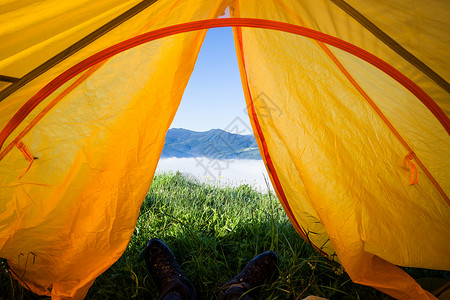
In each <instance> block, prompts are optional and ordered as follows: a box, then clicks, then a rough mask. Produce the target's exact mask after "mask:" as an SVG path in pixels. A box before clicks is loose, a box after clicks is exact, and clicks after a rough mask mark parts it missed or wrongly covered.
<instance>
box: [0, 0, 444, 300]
mask: <svg viewBox="0 0 450 300" xmlns="http://www.w3.org/2000/svg"><path fill="white" fill-rule="evenodd" d="M227 7H228V8H229V11H230V16H229V17H228V18H218V17H219V16H221V15H222V14H223V12H224V10H225V8H227ZM449 15H450V5H449V4H448V3H446V1H438V0H434V1H428V2H426V3H424V2H423V1H415V0H414V1H407V2H406V1H403V0H390V1H377V2H376V3H372V2H369V1H362V0H347V1H342V0H317V1H307V0H267V1H256V0H245V1H240V0H215V1H211V0H207V1H205V0H188V1H169V0H151V1H148V0H144V1H138V0H128V1H118V0H112V1H94V2H92V1H86V0H76V1H68V2H61V1H59V0H46V1H39V2H36V1H32V0H26V1H6V0H5V1H0V40H1V41H2V43H0V100H1V101H0V130H1V131H0V257H2V258H5V259H7V260H8V264H9V265H10V267H11V268H12V269H13V270H16V271H17V273H24V274H25V275H24V276H23V278H22V280H23V281H24V282H26V284H27V286H29V287H30V288H31V289H32V290H33V292H35V293H37V294H41V295H49V296H52V297H54V298H55V299H62V298H64V299H65V298H73V299H82V298H83V297H84V296H85V295H86V293H87V291H88V289H89V287H90V286H91V285H92V283H93V282H94V280H95V278H96V277H98V276H99V275H100V274H101V273H102V272H104V271H105V270H106V269H107V268H108V267H109V266H111V265H112V264H113V263H114V262H115V261H116V260H117V259H118V258H119V257H120V256H121V255H122V253H123V252H124V250H125V248H126V247H127V244H128V241H129V239H130V237H131V234H132V233H133V230H134V227H135V224H136V220H137V217H138V214H139V208H140V206H141V204H142V201H143V199H144V198H145V195H146V193H147V191H148V189H149V186H150V184H151V181H152V178H153V174H154V172H155V169H156V166H157V164H158V161H159V157H160V154H161V151H162V149H163V146H164V140H165V135H166V132H167V130H168V128H169V126H170V124H171V122H172V120H173V119H174V116H175V113H176V111H177V109H178V107H179V105H180V101H181V98H182V96H183V92H184V90H185V88H186V86H187V83H188V81H189V78H190V75H191V73H192V71H193V68H194V65H195V62H196V59H197V55H198V53H199V51H200V47H201V45H202V42H203V39H204V37H205V34H206V31H207V30H208V29H209V28H215V27H232V28H233V34H234V42H235V48H236V53H237V59H238V64H239V71H240V76H241V81H242V87H243V91H244V95H245V101H246V107H247V112H248V115H249V118H250V122H251V126H252V130H253V133H254V135H255V137H256V140H257V143H258V147H259V150H260V153H261V156H262V158H263V160H264V163H265V165H266V168H267V171H268V174H269V176H270V180H271V182H272V184H273V187H274V189H275V191H276V193H277V196H278V199H279V200H280V202H281V204H282V206H283V208H284V210H285V212H286V214H287V216H288V217H289V219H290V221H291V223H292V224H293V226H294V227H295V229H296V230H297V232H298V233H299V234H300V235H301V236H302V237H304V238H306V233H307V232H315V233H317V234H315V235H314V236H311V237H309V239H310V241H311V243H312V244H313V245H314V246H315V247H316V249H317V250H318V251H320V252H321V253H322V254H323V255H325V256H328V257H330V258H336V257H337V258H336V259H338V261H339V263H341V264H342V266H343V267H344V268H345V270H346V272H347V273H348V274H349V275H350V277H351V279H352V280H353V281H354V282H356V283H361V284H365V285H369V286H372V287H374V288H376V289H378V290H380V291H382V292H384V293H386V294H389V295H391V296H392V297H394V298H399V299H433V296H432V295H431V294H429V293H428V292H426V291H424V290H423V289H422V288H421V287H420V285H418V284H417V283H416V282H415V281H414V280H413V279H412V278H411V277H410V276H409V275H407V274H406V273H405V272H404V271H402V270H401V269H400V268H399V267H397V266H405V267H418V268H429V269H437V270H450V255H449V254H450V243H449V238H450V234H449V231H448V228H449V227H450V208H449V206H450V200H449V198H448V194H449V192H450V172H448V170H449V169H450V160H449V159H448V157H449V156H450V137H449V132H450V121H449V117H448V116H449V114H450V85H449V84H448V79H449V78H450V68H448V62H449V59H450V50H449V49H450V40H449V39H448V37H449V36H450V24H449V23H450V19H449V18H448V16H449ZM68 16H70V17H68ZM274 105H275V106H276V108H277V109H279V110H280V111H282V112H283V113H282V114H275V113H273V106H274ZM327 241H329V242H327ZM21 253H22V254H25V255H26V254H27V253H28V254H29V253H33V255H36V259H35V262H34V264H33V265H26V264H25V262H24V260H23V259H22V260H20V254H21ZM80 261H82V262H83V263H82V265H80ZM24 270H26V272H23V271H24Z"/></svg>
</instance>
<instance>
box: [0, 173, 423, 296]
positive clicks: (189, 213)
mask: <svg viewBox="0 0 450 300" xmlns="http://www.w3.org/2000/svg"><path fill="white" fill-rule="evenodd" d="M153 237H158V238H161V239H163V240H164V241H165V242H166V243H167V244H168V245H169V246H170V248H171V249H172V251H173V252H174V253H175V256H176V257H177V260H178V262H179V264H180V265H181V268H182V269H183V271H184V273H185V274H186V275H187V276H188V277H189V278H190V279H191V280H192V282H193V283H194V284H195V285H196V287H197V289H198V292H199V294H200V297H201V299H216V293H217V290H218V287H219V286H220V284H222V283H224V282H226V281H228V280H229V279H230V278H232V277H234V276H235V275H236V274H237V273H238V272H239V271H240V270H241V269H242V268H243V267H244V266H245V264H246V263H247V262H248V261H249V260H250V259H252V258H253V257H254V256H255V255H257V254H258V253H261V252H264V251H266V250H273V251H275V252H276V253H277V254H278V256H279V259H280V265H279V266H280V276H279V277H278V278H277V279H276V280H275V282H273V283H269V284H266V285H263V286H261V287H259V288H258V289H257V291H256V292H257V299H303V298H304V297H306V296H308V295H317V296H321V297H325V298H329V299H382V298H383V295H382V294H381V293H380V292H378V291H376V290H374V289H372V288H369V287H365V286H361V285H357V284H354V283H352V281H351V280H350V278H349V276H348V275H347V274H346V273H345V272H343V271H342V269H341V268H340V267H339V266H338V265H337V264H336V263H333V262H331V261H328V260H327V259H325V258H323V257H321V256H320V255H319V254H318V253H317V252H316V251H315V250H313V249H312V248H311V247H310V246H308V245H307V244H306V243H304V241H303V240H302V239H301V238H300V236H299V235H298V234H297V233H296V232H295V230H294V228H293V227H292V225H291V223H290V222H289V220H288V218H287V217H286V215H285V213H284V211H283V209H282V207H281V205H280V204H279V202H278V200H277V199H276V197H275V196H274V195H273V193H260V192H257V191H255V190H253V189H252V188H251V187H250V186H248V185H241V186H239V187H225V188H219V187H215V186H210V185H207V184H199V183H196V182H195V181H193V180H190V179H188V178H186V177H184V176H183V175H181V174H179V173H177V174H172V173H166V174H161V175H157V176H155V178H154V180H153V183H152V186H151V188H150V190H149V193H148V195H147V197H146V198H145V201H144V203H143V205H142V207H141V211H140V216H139V219H138V221H137V225H136V229H135V231H134V234H133V236H132V238H131V240H130V243H129V245H128V248H127V250H126V251H125V253H124V254H123V255H122V257H121V258H120V259H119V260H118V261H117V262H116V263H115V264H114V265H113V266H111V268H109V269H108V270H107V271H106V272H105V273H104V274H102V275H101V276H100V277H99V278H97V280H96V281H95V283H94V285H93V286H92V287H91V289H90V290H89V293H88V295H87V299H157V297H158V294H159V292H158V287H157V286H156V283H155V282H154V280H153V278H152V277H151V275H150V274H149V273H148V272H147V270H146V268H145V262H144V261H143V260H142V250H143V249H144V248H145V245H146V243H147V242H148V240H149V239H150V238H153ZM4 263H5V262H4V261H3V264H4ZM1 270H2V272H0V273H1V274H0V276H1V277H0V278H1V284H0V286H1V290H0V292H1V293H2V295H6V296H5V298H4V299H38V298H37V297H35V296H34V295H32V294H30V293H28V292H27V291H26V290H25V289H23V288H21V287H20V286H19V285H18V284H17V282H16V281H14V280H10V275H9V274H8V273H6V272H5V266H3V267H2V268H1ZM412 272H413V273H414V272H416V274H415V275H416V276H418V277H420V276H421V275H422V274H423V272H422V273H421V272H420V270H419V271H417V270H416V269H414V270H412ZM258 297H259V298H258Z"/></svg>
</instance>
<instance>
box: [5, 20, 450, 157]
mask: <svg viewBox="0 0 450 300" xmlns="http://www.w3.org/2000/svg"><path fill="white" fill-rule="evenodd" d="M227 26H235V27H253V28H264V29H273V30H280V31H284V32H289V33H294V34H298V35H302V36H305V37H308V38H312V39H315V40H317V41H320V42H324V43H326V44H330V45H332V46H334V47H336V48H339V49H342V50H344V51H346V52H349V53H351V54H353V55H355V56H357V57H359V58H361V59H363V60H365V61H367V62H368V63H370V64H372V65H374V66H375V67H377V68H379V69H380V70H382V71H383V72H385V73H386V74H388V75H389V76H391V77H392V78H393V79H395V80H396V81H398V82H399V83H401V84H402V85H403V86H404V87H405V88H407V89H408V90H409V91H410V92H411V93H413V94H414V95H415V96H416V97H417V98H418V99H419V100H420V101H421V102H422V103H423V104H424V105H425V106H426V107H427V108H428V109H429V110H430V111H431V112H432V113H433V114H434V116H435V117H436V118H437V119H438V120H439V122H440V123H441V124H442V126H443V127H444V128H445V130H446V131H447V133H449V134H450V120H449V118H448V117H447V116H446V115H445V113H444V112H443V111H442V109H441V108H440V107H439V106H438V105H437V104H436V103H435V102H434V101H433V99H431V98H430V96H428V94H427V93H425V92H424V91H423V90H422V89H421V88H420V87H419V86H418V85H417V84H415V83H414V82H412V81H411V80H410V79H408V78H407V77H406V76H405V75H403V74H402V73H400V72H399V71H398V70H396V69H395V68H394V67H392V66H391V65H389V64H388V63H386V62H385V61H383V60H381V59H379V58H378V57H376V56H374V55H373V54H370V53H369V52H367V51H365V50H363V49H361V48H359V47H357V46H355V45H353V44H350V43H348V42H345V41H343V40H340V39H338V38H336V37H333V36H330V35H327V34H324V33H322V32H319V31H315V30H312V29H309V28H305V27H301V26H297V25H292V24H287V23H283V22H277V21H271V20H261V19H249V18H228V19H210V20H201V21H195V22H189V23H183V24H178V25H173V26H169V27H165V28H161V29H158V30H154V31H151V32H148V33H144V34H142V35H139V36H136V37H134V38H131V39H129V40H126V41H123V42H121V43H118V44H116V45H113V46H111V47H109V48H107V49H105V50H103V51H100V52H98V53H96V54H94V55H92V56H90V57H88V58H86V59H85V60H83V61H81V62H79V63H78V64H76V65H74V66H73V67H71V68H69V69H68V70H66V71H65V72H63V73H62V74H61V75H59V76H58V77H56V78H55V79H54V80H52V81H51V82H50V83H48V84H47V85H46V86H45V87H44V88H42V89H41V90H40V91H39V92H38V93H37V94H36V95H34V96H33V97H32V98H31V99H30V100H28V101H27V102H26V103H25V104H24V105H23V106H22V107H21V108H20V110H19V111H18V112H17V113H16V114H15V115H14V116H13V117H12V119H11V120H10V121H9V122H8V124H7V125H6V126H5V128H3V130H2V131H1V132H0V149H1V147H2V146H3V143H4V142H5V140H6V139H7V137H8V136H9V135H10V134H11V133H12V132H13V131H14V129H15V128H16V127H17V126H18V125H19V124H20V123H21V122H22V121H23V119H24V118H25V117H26V116H27V115H28V114H29V113H30V112H31V111H32V110H33V109H34V108H35V107H36V106H37V105H38V104H39V103H40V102H41V101H42V100H43V99H45V98H46V97H48V96H49V95H50V94H51V93H53V92H54V91H55V90H56V89H57V88H59V87H60V86H61V85H63V84H64V83H65V82H67V81H68V80H70V79H71V78H73V77H74V76H76V75H77V74H79V73H80V72H82V71H84V70H86V69H88V68H89V67H92V66H93V65H95V64H97V63H99V62H101V61H103V60H105V59H107V58H109V57H111V56H114V55H116V54H118V53H120V52H123V51H125V50H128V49H130V48H133V47H136V46H138V45H141V44H143V43H147V42H150V41H153V40H156V39H160V38H163V37H166V36H170V35H174V34H177V33H183V32H189V31H194V30H201V29H209V28H216V27H227Z"/></svg>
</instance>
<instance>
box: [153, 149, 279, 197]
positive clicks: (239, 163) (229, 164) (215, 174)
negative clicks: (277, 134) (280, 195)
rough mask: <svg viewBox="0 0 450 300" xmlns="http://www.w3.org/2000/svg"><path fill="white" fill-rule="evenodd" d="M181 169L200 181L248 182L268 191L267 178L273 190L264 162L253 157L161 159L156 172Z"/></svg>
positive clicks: (231, 183)
mask: <svg viewBox="0 0 450 300" xmlns="http://www.w3.org/2000/svg"><path fill="white" fill-rule="evenodd" d="M166 171H173V172H176V171H179V172H181V173H183V174H186V175H190V176H192V177H195V178H197V179H198V180H199V181H200V182H209V183H212V184H219V185H231V186H238V185H241V184H248V185H251V186H253V187H254V188H255V189H256V190H259V191H263V192H264V191H267V184H266V180H267V182H268V183H269V185H270V189H272V190H273V188H272V185H271V183H270V179H269V176H268V175H267V171H266V168H265V166H264V162H263V161H262V160H253V159H211V158H207V157H194V158H165V159H160V160H159V163H158V167H157V168H156V173H157V174H158V173H161V172H166Z"/></svg>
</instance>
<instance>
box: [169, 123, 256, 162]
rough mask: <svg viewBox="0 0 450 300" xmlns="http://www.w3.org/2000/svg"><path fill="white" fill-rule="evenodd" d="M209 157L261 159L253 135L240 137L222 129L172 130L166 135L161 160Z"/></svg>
mask: <svg viewBox="0 0 450 300" xmlns="http://www.w3.org/2000/svg"><path fill="white" fill-rule="evenodd" d="M168 157H208V158H213V159H261V156H260V154H259V150H258V145H257V144H256V140H255V137H254V136H253V135H240V134H233V133H229V132H226V131H224V130H221V129H211V130H209V131H205V132H197V131H191V130H187V129H182V128H172V129H169V131H168V132H167V134H166V141H165V144H164V149H163V152H162V154H161V158H168Z"/></svg>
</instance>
